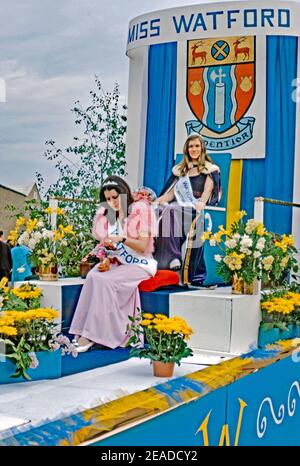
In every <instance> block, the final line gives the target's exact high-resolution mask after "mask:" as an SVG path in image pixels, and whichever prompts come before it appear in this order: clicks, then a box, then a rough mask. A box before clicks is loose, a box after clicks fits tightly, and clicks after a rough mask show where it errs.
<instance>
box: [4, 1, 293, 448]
mask: <svg viewBox="0 0 300 466" xmlns="http://www.w3.org/2000/svg"><path fill="white" fill-rule="evenodd" d="M299 14H300V3H299V1H283V0H276V1H273V2H269V1H267V0H265V1H263V2H257V1H251V2H249V1H242V2H234V1H232V2H231V1H228V2H218V3H216V2H207V3H205V4H200V5H189V6H186V7H179V8H172V9H169V10H163V11H155V12H152V13H148V14H145V15H143V16H140V17H137V18H135V19H133V20H132V21H131V22H130V24H129V29H128V39H127V55H128V57H129V59H130V76H129V93H128V130H127V163H128V167H129V168H128V172H129V182H130V183H131V184H132V185H133V186H137V185H141V184H143V185H144V186H148V187H149V188H151V189H153V190H154V191H155V192H157V193H159V192H160V191H161V189H162V187H163V186H164V185H165V182H166V178H167V176H168V173H170V171H171V168H172V167H173V165H174V164H175V163H177V161H178V160H180V158H181V156H182V144H183V141H184V140H185V139H186V136H187V135H189V134H192V133H199V134H200V135H201V136H202V137H203V138H204V140H205V144H206V147H207V150H208V152H209V154H210V156H211V157H212V159H213V161H214V162H215V163H216V164H217V165H219V166H220V168H221V182H222V187H223V193H222V199H221V202H220V203H219V205H218V206H217V207H211V208H207V209H205V212H204V216H205V230H206V232H205V235H204V238H203V240H204V254H205V261H206V265H207V271H208V273H207V277H206V281H205V283H204V286H205V288H204V289H198V290H195V289H189V288H187V287H186V286H182V285H187V284H186V283H180V285H181V286H180V285H175V286H169V287H166V286H165V287H159V288H158V289H156V290H153V291H141V300H142V310H143V311H144V312H146V313H149V314H150V315H153V314H160V315H164V316H166V317H169V318H174V317H175V316H179V317H180V318H181V319H184V320H185V321H186V322H187V324H188V326H190V327H191V328H192V330H193V334H192V335H191V338H190V340H189V346H190V347H191V348H192V350H193V356H188V355H187V357H186V358H184V359H182V361H181V366H180V367H178V368H175V373H174V376H173V377H171V378H167V379H165V380H163V381H162V380H160V379H157V378H156V379H155V378H153V376H152V370H151V369H150V365H149V361H148V362H147V360H146V361H144V360H139V359H136V358H130V359H129V349H117V350H103V349H100V350H93V351H90V352H89V353H87V354H81V355H79V356H78V357H77V358H72V356H71V355H65V356H63V358H62V377H61V378H58V379H57V381H56V382H57V384H54V382H53V381H51V383H53V384H54V385H52V389H51V387H50V388H49V389H48V387H49V385H47V384H49V383H50V382H48V381H46V380H45V381H42V382H41V381H40V382H39V387H38V389H39V390H40V389H41V388H42V389H43V391H44V392H45V393H47V397H48V398H47V399H48V406H47V410H46V409H44V410H41V411H40V413H39V415H36V416H33V417H31V418H30V417H29V414H28V413H29V411H30V403H31V411H30V412H33V411H34V402H33V401H32V395H33V394H34V393H36V390H37V388H36V386H35V385H34V384H35V382H26V390H27V393H28V394H29V395H30V394H31V401H30V396H28V397H27V398H26V401H27V403H28V406H29V408H28V409H27V411H28V413H27V416H26V410H23V412H22V411H20V410H19V411H17V410H16V409H14V408H13V407H10V409H9V410H8V408H7V411H6V413H7V414H9V413H10V414H11V415H12V416H16V417H17V413H18V415H19V417H22V418H23V419H24V423H23V425H20V426H19V427H18V426H17V422H16V424H15V425H14V424H13V422H12V424H11V426H10V428H7V429H6V430H2V432H0V445H101V446H105V445H127V446H128V445H132V446H136V445H189V446H196V445H299V438H298V437H299V436H298V429H299V427H300V411H299V403H300V401H299V396H300V385H299V384H300V382H299V377H300V369H299V367H300V366H299V364H298V363H299V348H300V341H299V339H298V336H299V322H300V319H299V308H300V303H299V296H300V294H299V284H298V282H297V277H294V278H293V277H292V276H291V275H292V273H293V270H294V271H296V261H297V250H298V249H299V241H300V231H299V228H300V227H299V225H300V222H299V210H297V209H298V208H299V200H300V193H299V189H300V188H299V186H300V184H299V154H300V148H299V144H300V142H299V134H298V133H299V131H298V132H297V131H296V128H298V127H299V121H300V120H299V118H300V103H299V102H300V98H299V92H298V87H297V86H298V85H299V83H298V81H299V79H298V78H297V70H299V67H300V59H299V57H300V55H299V50H300V47H299V24H298V22H297V18H298V17H299ZM137 115H138V118H137ZM153 167H156V170H153ZM53 202H54V204H53V203H52V207H51V208H52V209H55V208H57V204H55V202H57V201H53ZM242 211H245V212H247V217H246V219H245V221H243V220H242V215H241V214H240V212H242ZM236 215H238V218H236ZM239 222H240V223H239ZM220 225H222V227H221V228H220ZM232 225H236V228H237V229H236V230H233V229H232V228H234V227H232ZM64 228H66V227H64ZM238 228H240V230H238ZM270 232H272V233H270ZM236 234H239V235H240V239H239V238H237V237H236V236H235V237H234V235H236ZM245 235H246V236H247V235H248V237H247V238H245ZM251 235H253V237H251V244H250V242H249V237H250V236H251ZM291 235H292V236H291ZM242 237H243V238H244V240H245V239H246V240H247V241H244V242H243V243H242V239H241V238H242ZM220 243H221V246H223V250H222V251H220V250H219V248H218V245H220ZM240 247H242V248H243V250H241V249H238V248H240ZM247 251H250V253H249V254H248V253H247ZM250 258H252V259H253V260H252V262H251V261H250ZM246 259H247V261H246ZM232 279H233V283H231V280H232ZM229 282H230V283H229ZM254 282H255V285H256V286H254ZM31 283H32V286H39V287H40V288H41V290H42V293H43V296H42V301H41V306H43V307H46V308H53V309H55V310H57V311H58V313H59V318H58V323H59V325H61V329H62V330H63V331H64V332H66V333H67V331H68V327H69V325H70V322H71V319H72V316H73V313H74V310H75V306H76V303H77V300H78V296H79V294H80V290H81V287H82V284H83V283H84V279H82V278H60V279H59V280H57V281H51V282H49V281H43V282H40V281H37V282H35V281H32V282H31ZM19 285H21V282H20V283H19ZM19 285H17V284H16V286H19ZM216 285H217V287H216ZM226 285H227V286H226ZM270 285H271V286H272V285H273V287H274V286H275V288H276V289H275V291H274V290H271V291H270ZM262 286H263V287H265V288H266V289H265V290H262V289H261V288H262ZM249 290H250V291H249ZM146 320H147V319H146ZM148 320H149V319H148ZM150 321H151V318H150ZM144 324H145V322H144ZM145 325H146V324H145ZM147 325H150V324H149V323H148V324H147ZM92 369H93V370H94V371H95V370H96V371H99V372H97V374H98V378H96V379H95V380H94V379H93V378H92V372H93V371H91V370H92ZM78 374H79V375H78ZM94 375H96V373H94V372H93V376H94ZM67 376H70V377H71V378H70V379H68V377H67ZM75 377H77V379H76V380H77V383H78V384H79V383H80V382H79V380H80V379H79V378H81V385H80V384H79V385H76V387H75V385H74V387H72V383H75ZM68 380H70V381H71V380H72V381H73V382H72V383H70V384H69V385H68ZM91 380H92V381H93V382H92V383H95V386H96V387H97V392H96V391H94V392H92V393H91V397H90V398H89V399H87V398H85V397H84V396H83V394H81V396H82V398H81V399H80V398H76V397H75V390H74V389H75V388H76V389H77V390H78V389H79V390H80V388H79V387H85V389H86V391H87V392H88V391H89V390H92V389H91V388H90V381H91ZM85 381H86V384H85ZM18 385H19V384H16V385H15V386H14V385H12V384H9V388H10V390H9V391H8V390H6V388H5V387H6V386H5V385H3V386H2V387H4V388H3V390H4V392H3V393H4V395H5V396H4V398H3V400H5V397H9V396H12V395H11V394H12V393H16V392H14V391H13V389H14V387H17V386H18ZM2 387H0V390H1V389H2ZM27 387H28V388H27ZM30 387H32V388H30ZM59 387H60V388H59ZM63 387H65V388H66V387H67V388H69V390H70V391H69V397H72V394H74V400H75V399H76V400H78V401H77V405H74V404H73V405H72V404H70V403H66V400H65V404H61V403H60V401H59V398H60V396H61V398H62V399H64V397H63V394H64V391H63ZM81 390H82V391H84V389H82V388H81ZM93 397H94V398H93ZM54 400H55V401H54ZM80 400H81V401H80ZM35 401H36V400H35ZM4 402H5V401H4ZM51 403H52V405H51ZM74 403H75V401H74ZM54 405H55V409H54ZM0 408H1V409H0V411H1V412H5V409H4V406H3V405H2V406H1V407H0ZM28 419H30V420H31V422H30V423H29V421H28ZM26 420H27V421H26ZM20 424H21V422H20Z"/></svg>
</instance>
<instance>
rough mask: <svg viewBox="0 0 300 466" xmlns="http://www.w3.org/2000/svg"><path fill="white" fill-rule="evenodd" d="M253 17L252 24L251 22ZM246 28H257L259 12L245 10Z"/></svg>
mask: <svg viewBox="0 0 300 466" xmlns="http://www.w3.org/2000/svg"><path fill="white" fill-rule="evenodd" d="M251 16H252V23H251V22H250V21H251ZM244 27H245V28H256V27H257V10H244Z"/></svg>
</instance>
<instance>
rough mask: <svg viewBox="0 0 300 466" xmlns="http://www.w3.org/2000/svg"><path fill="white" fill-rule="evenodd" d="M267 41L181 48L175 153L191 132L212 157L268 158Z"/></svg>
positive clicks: (229, 40)
mask: <svg viewBox="0 0 300 466" xmlns="http://www.w3.org/2000/svg"><path fill="white" fill-rule="evenodd" d="M265 121H266V38H265V37H262V36H260V37H254V36H245V35H244V36H234V37H223V36H220V37H214V38H207V39H202V38H201V37H200V38H197V39H192V40H188V41H184V42H183V41H182V42H179V43H178V44H177V95H176V132H175V154H174V157H176V154H178V153H182V149H183V144H184V142H185V140H186V138H187V136H188V135H189V134H191V133H199V134H200V135H201V136H202V137H203V139H204V140H205V144H206V148H207V150H208V151H209V152H230V153H231V154H232V157H233V158H236V159H243V158H264V157H265Z"/></svg>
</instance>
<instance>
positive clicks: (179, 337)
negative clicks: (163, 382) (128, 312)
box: [127, 313, 193, 365]
mask: <svg viewBox="0 0 300 466" xmlns="http://www.w3.org/2000/svg"><path fill="white" fill-rule="evenodd" d="M129 319H130V321H131V325H129V326H128V329H127V333H128V335H129V336H130V338H129V340H128V343H127V346H132V348H131V350H130V355H131V356H138V357H139V358H148V359H151V360H152V361H161V362H164V363H168V362H174V363H176V364H178V365H180V361H181V359H182V358H186V357H188V356H192V355H193V352H192V350H191V349H190V348H188V346H187V343H186V341H187V340H188V339H189V338H190V335H191V334H192V333H193V331H192V329H191V327H189V325H188V324H187V323H186V321H185V320H184V319H182V318H181V317H170V318H168V317H166V316H165V315H163V314H154V315H153V314H150V313H145V314H143V315H142V316H139V317H137V318H133V317H131V316H129ZM143 336H145V337H146V340H147V344H146V345H145V346H144V347H143Z"/></svg>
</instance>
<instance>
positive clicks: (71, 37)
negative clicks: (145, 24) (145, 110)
mask: <svg viewBox="0 0 300 466" xmlns="http://www.w3.org/2000/svg"><path fill="white" fill-rule="evenodd" d="M199 3H201V1H200V2H199V0H60V1H58V0H56V1H53V0H42V1H41V0H13V1H12V0H1V15H0V39H1V40H0V78H2V79H4V80H5V82H6V92H7V95H6V102H5V103H0V157H1V164H0V184H4V185H18V184H30V183H32V182H33V181H34V180H35V172H36V171H40V172H42V174H44V175H45V176H46V178H47V180H48V182H50V181H51V182H52V181H54V179H55V177H54V175H55V173H56V171H55V170H54V169H53V168H52V165H51V162H48V161H47V160H46V159H45V158H44V157H42V154H43V152H44V149H45V141H46V140H47V139H54V140H55V141H56V142H57V145H58V146H59V147H61V148H63V147H67V146H68V145H69V144H70V143H71V142H72V137H73V136H74V135H75V134H76V131H77V128H76V127H75V125H74V119H73V115H72V113H71V112H70V109H71V108H72V106H73V103H74V101H75V100H77V99H79V100H80V101H81V102H82V104H87V102H88V93H89V91H90V90H91V89H92V88H93V85H94V75H95V74H97V75H98V76H99V78H100V80H101V82H102V84H103V86H104V88H105V89H106V90H111V89H112V87H113V83H114V82H115V81H117V82H118V83H119V84H120V89H121V94H122V96H123V98H124V100H125V101H126V99H127V87H128V70H129V59H128V58H127V57H126V55H125V48H126V41H127V29H128V23H129V21H130V20H131V19H132V18H134V17H135V16H138V15H140V14H143V13H147V12H149V11H154V10H160V9H164V8H171V7H176V6H182V5H190V4H199Z"/></svg>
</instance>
